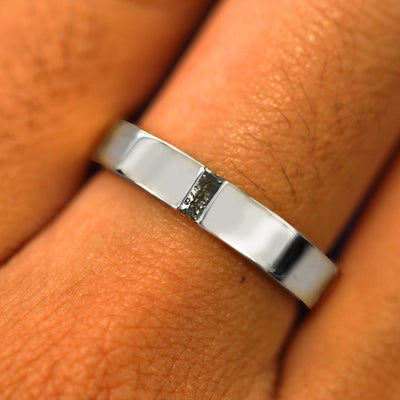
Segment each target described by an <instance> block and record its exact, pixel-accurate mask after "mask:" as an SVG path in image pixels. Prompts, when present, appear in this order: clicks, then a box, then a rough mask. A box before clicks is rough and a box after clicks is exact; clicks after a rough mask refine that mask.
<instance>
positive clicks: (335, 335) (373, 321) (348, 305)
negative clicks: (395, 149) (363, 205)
mask: <svg viewBox="0 0 400 400" xmlns="http://www.w3.org/2000/svg"><path fill="white" fill-rule="evenodd" d="M399 205H400V157H397V160H396V162H395V164H394V165H393V166H392V169H391V171H390V173H389V175H388V176H387V178H386V179H385V181H384V182H383V184H382V186H381V187H380V188H379V191H378V193H377V194H376V196H375V197H374V199H373V201H372V203H371V204H370V205H369V207H368V209H367V210H366V212H365V213H364V215H363V217H362V220H361V222H360V223H359V225H358V227H357V230H356V231H355V233H354V235H353V238H352V239H351V241H350V243H349V245H348V247H347V249H346V251H345V254H344V255H343V257H342V260H341V262H340V264H341V268H342V269H343V274H342V277H341V279H340V280H339V281H338V283H337V285H335V286H334V288H332V291H331V293H330V296H329V298H328V299H327V301H326V302H325V304H324V305H323V307H321V308H320V309H318V310H316V313H315V314H313V315H312V316H311V317H310V318H309V320H308V321H307V322H306V324H305V325H304V327H303V328H302V329H301V330H300V332H299V333H298V334H297V335H296V338H295V341H294V343H293V344H292V345H291V346H290V347H289V348H288V353H287V356H286V361H285V369H284V374H283V380H282V388H281V396H280V397H279V398H280V399H282V400H291V399H293V400H294V399H295V400H302V399H310V398H312V399H313V400H319V399H321V400H322V399H324V400H330V399H332V400H333V399H335V400H341V399H346V400H353V399H354V400H359V399H365V400H372V399H382V400H385V399H387V400H392V399H397V398H399V397H400V381H399V365H400V319H399V315H400V295H399V294H400V257H399V253H398V246H399V238H400V207H399Z"/></svg>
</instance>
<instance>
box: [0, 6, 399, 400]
mask: <svg viewBox="0 0 400 400" xmlns="http://www.w3.org/2000/svg"><path fill="white" fill-rule="evenodd" d="M289 3H290V4H289ZM241 4H242V3H241V2H238V1H234V0H232V1H228V2H226V3H224V5H223V6H222V7H221V8H220V10H219V12H218V13H217V14H215V16H214V17H213V20H212V22H211V23H210V24H209V26H208V28H207V29H206V31H205V32H204V34H203V36H202V37H201V39H199V42H198V44H197V46H196V47H195V48H194V49H193V50H192V51H191V53H190V55H189V56H188V58H187V60H186V61H185V63H184V64H183V65H182V67H181V68H180V71H179V72H178V73H177V74H176V76H175V78H174V79H173V81H172V82H171V83H170V84H169V86H168V88H167V89H166V90H165V91H164V93H163V94H162V96H161V97H160V99H159V100H158V101H157V103H156V105H155V106H154V108H152V110H151V111H150V113H149V114H148V115H147V116H146V117H145V119H144V120H143V124H144V126H145V127H147V128H149V129H150V130H151V131H152V132H153V133H155V134H159V135H160V136H162V137H163V138H165V139H167V140H168V141H170V142H171V143H173V144H175V145H177V146H178V147H180V148H182V149H183V150H185V151H187V152H189V153H190V154H192V155H194V156H195V157H196V158H198V159H199V160H200V161H202V162H204V163H205V164H206V165H208V166H209V167H211V168H212V169H213V170H215V171H216V172H218V173H220V174H221V175H222V176H224V177H225V178H227V179H229V180H230V181H232V182H233V183H235V184H237V185H238V186H239V187H240V188H242V189H244V190H245V191H246V192H247V193H249V194H250V195H252V196H254V197H256V198H257V199H258V200H260V201H261V202H263V203H264V204H266V205H268V206H270V207H271V208H273V209H274V210H276V211H278V212H279V213H280V214H281V215H282V216H284V217H286V218H287V219H288V220H289V221H290V222H292V223H293V224H295V226H296V227H299V228H300V229H301V230H302V231H304V232H306V233H307V234H308V235H309V236H310V237H311V239H313V240H314V241H315V242H316V243H317V244H319V245H320V246H321V247H324V248H326V247H327V246H328V244H329V242H331V241H332V240H333V238H334V236H335V235H336V232H337V231H338V230H340V228H341V226H342V225H343V223H344V221H345V220H346V218H347V216H348V215H349V214H350V213H351V211H352V207H353V206H354V204H355V203H356V202H357V201H358V199H359V198H360V197H361V196H362V194H363V191H364V189H365V188H366V186H367V185H368V183H369V181H370V180H371V179H372V177H373V175H374V174H375V172H376V170H377V169H378V167H379V166H380V164H381V162H382V160H383V159H384V158H385V156H386V154H387V151H388V150H389V148H390V146H391V145H392V143H393V142H394V140H395V136H396V130H397V126H398V125H399V121H398V119H399V115H398V114H397V113H394V112H392V108H393V107H395V105H396V104H397V103H398V101H399V99H398V97H399V96H398V77H397V75H396V70H394V69H393V65H395V64H394V60H395V59H396V58H397V57H398V52H399V50H398V48H397V47H396V46H397V41H396V38H397V30H398V26H397V25H396V24H394V22H393V21H394V17H393V16H395V15H399V10H398V6H397V4H393V5H392V8H391V16H387V15H386V11H385V10H386V8H383V6H382V5H380V4H378V3H375V2H374V1H372V0H370V1H368V2H364V3H363V4H364V7H365V8H364V13H363V14H362V15H364V19H362V20H361V21H359V20H357V19H354V18H353V15H354V8H353V7H356V6H357V4H358V3H357V4H356V5H354V4H355V3H351V5H347V6H343V5H342V3H339V2H335V3H332V2H329V3H328V2H326V3H325V2H324V3H321V2H319V3H318V4H319V5H320V6H322V7H329V10H330V11H329V13H328V12H327V13H326V14H324V13H322V12H321V10H320V9H319V8H318V9H316V8H315V6H314V3H311V2H305V3H303V2H301V3H300V2H295V3H293V2H287V3H286V2H282V3H279V5H278V4H276V3H274V4H272V3H269V2H268V3H267V2H261V1H255V0H253V2H252V3H251V4H249V5H250V7H246V8H245V9H243V7H242V6H241ZM323 9H324V8H323ZM396 13H397V14H396ZM332 17H333V19H332ZM266 21H267V22H268V25H269V27H268V29H266V28H265V25H266ZM303 24H305V26H310V27H312V28H313V30H312V32H314V39H312V38H311V39H310V38H309V36H308V32H306V33H304V25H303ZM289 26H290V30H289V29H287V30H283V28H282V27H289ZM338 28H341V30H340V31H339V32H342V35H344V37H343V36H342V35H341V34H340V33H339V32H338ZM239 32H240V35H239ZM372 32H373V34H372ZM346 35H350V36H346ZM232 37H238V40H237V42H234V43H232V40H231V38H232ZM299 37H300V38H304V44H303V45H302V50H301V51H297V50H296V49H297V46H299V44H298V40H299V39H296V38H299ZM349 37H350V38H352V40H351V41H350V40H349ZM346 38H347V40H346ZM265 43H268V49H267V51H266V45H265ZM349 43H351V44H352V46H353V48H354V49H355V50H354V51H353V52H350V51H349ZM324 44H325V47H326V48H325V47H324ZM235 49H236V50H235ZM239 53H240V55H241V57H239V56H237V54H239ZM243 54H245V55H246V57H242V55H243ZM307 54H311V56H308V55H307ZM325 54H326V55H327V57H328V58H327V60H326V62H322V61H321V62H319V60H320V59H322V60H323V59H324V56H325ZM289 55H290V56H289ZM310 57H312V60H314V59H315V62H312V63H310V65H307V61H308V60H309V58H310ZM354 62H357V67H358V71H357V73H354V72H353V65H354ZM227 65H229V68H227ZM305 65H307V68H306V72H302V71H303V69H304V68H305ZM282 71H283V72H282ZM382 71H383V72H382ZM268 77H274V78H271V80H268V79H269V78H268ZM321 77H322V78H323V82H321ZM378 78H379V79H378ZM365 81H368V82H369V81H374V82H377V83H376V87H374V88H373V89H371V88H370V87H369V86H368V85H365ZM229 88H230V89H229ZM244 88H245V90H244ZM196 99H197V100H196ZM224 99H225V100H224ZM338 104H346V107H344V106H343V107H342V108H341V107H339V109H338V106H337V105H338ZM367 105H368V107H367ZM187 107H189V108H187ZM364 109H365V110H368V113H366V111H364V112H362V110H364ZM277 110H279V111H277ZM346 110H349V111H348V113H347V114H346V112H347V111H346ZM356 111H357V112H356ZM282 113H283V115H284V116H283V115H282ZM355 115H356V116H355ZM378 116H379V118H378ZM285 117H286V118H287V119H285ZM378 121H379V123H378ZM307 127H308V128H309V129H307ZM379 127H380V128H379ZM380 129H381V130H380ZM382 132H385V134H384V135H383V134H382ZM296 167H297V168H298V173H297V172H296ZM249 179H250V180H249ZM288 180H289V181H290V184H289V182H288ZM252 182H254V183H255V184H253V183H252ZM105 188H106V189H105ZM292 188H293V189H292ZM292 190H293V191H292ZM316 205H317V206H318V207H317V206H316ZM66 232H68V233H66ZM82 244H84V246H83V245H82ZM43 254H45V256H43ZM39 264H40V265H39ZM35 266H36V267H35ZM1 274H2V275H1V276H2V279H1V281H0V285H1V290H4V293H6V295H5V299H7V300H4V299H3V300H2V301H3V302H4V303H3V304H5V305H4V307H7V310H8V311H7V313H8V315H11V314H13V315H14V316H16V317H15V318H16V319H18V321H21V322H17V323H13V321H12V320H11V321H10V319H8V318H4V324H3V327H2V331H3V330H4V331H5V332H6V334H5V335H4V339H3V340H4V343H6V344H7V345H6V344H5V345H4V346H5V347H4V348H6V346H8V349H11V348H14V349H15V348H16V347H18V346H19V345H21V343H23V342H24V340H26V339H27V338H26V336H24V333H23V332H26V331H29V329H28V328H29V327H28V326H27V325H26V323H27V322H26V321H25V320H24V319H23V318H22V317H21V318H20V315H21V314H20V313H21V312H22V311H21V310H20V309H22V308H26V307H28V305H29V304H33V305H34V304H38V306H33V307H31V308H28V309H29V310H30V312H29V313H28V314H29V316H30V323H33V326H35V327H36V329H39V330H40V331H41V327H42V326H43V325H46V324H51V325H52V328H51V330H50V331H52V332H54V335H55V336H54V341H53V343H54V345H53V352H52V354H51V356H49V357H50V359H45V358H43V357H42V354H43V350H42V346H40V343H38V342H36V340H40V339H37V338H40V337H41V335H40V334H39V335H35V337H34V338H33V339H31V340H33V341H34V342H35V343H34V344H33V345H32V351H31V352H30V353H29V354H27V353H25V354H22V353H21V354H20V353H18V355H17V357H14V358H11V357H9V358H8V362H5V363H4V365H5V366H6V368H7V371H6V372H7V373H5V374H4V375H3V376H4V377H3V382H4V384H3V386H6V385H7V383H8V382H13V379H14V382H15V381H17V382H18V385H15V384H14V386H13V385H9V386H10V387H11V389H9V390H14V389H15V387H16V386H18V387H19V388H21V389H19V390H21V391H25V392H26V390H27V388H29V387H30V386H31V385H32V383H31V381H30V380H31V379H32V380H33V379H37V380H36V381H35V382H39V383H38V387H40V389H43V382H48V381H51V382H57V384H55V385H53V386H51V387H47V386H46V388H45V389H46V390H47V392H46V393H49V395H50V394H51V393H52V391H54V390H57V388H58V389H60V390H62V388H63V387H64V384H65V382H67V381H68V380H69V376H70V375H69V374H70V373H71V371H72V368H73V366H74V365H76V364H77V357H78V358H79V357H80V356H82V358H83V359H84V360H85V365H88V368H86V369H85V371H89V372H85V373H84V374H82V375H81V376H80V377H79V379H76V381H75V388H78V389H76V390H84V389H82V388H83V387H86V386H85V385H88V384H89V385H90V386H91V387H93V390H103V388H104V387H105V388H107V389H108V390H110V391H111V393H112V394H115V393H118V394H120V393H122V392H124V393H129V395H130V397H134V396H137V397H140V396H142V397H143V396H148V397H149V398H151V396H155V395H156V394H157V395H158V396H161V395H162V396H164V397H167V398H168V396H169V397H172V394H171V393H173V395H175V396H178V397H179V396H180V397H182V398H188V397H189V398H190V397H194V398H196V397H197V398H207V397H209V398H218V399H221V398H235V397H236V398H239V399H240V398H246V397H247V398H252V399H253V398H254V399H258V398H265V397H266V396H267V395H268V394H269V393H271V391H272V390H273V387H274V384H275V378H276V372H277V369H276V364H277V358H278V354H279V352H280V350H281V345H282V343H283V342H284V339H285V336H286V335H287V333H288V331H289V330H290V326H291V324H292V322H293V318H294V315H295V309H296V303H295V301H294V300H293V299H292V298H291V297H290V296H289V295H288V294H286V293H285V292H284V291H283V290H282V289H281V288H279V287H278V286H277V285H274V284H273V283H272V282H271V281H270V280H268V279H267V278H265V277H264V275H262V274H261V273H259V272H258V271H257V270H256V269H255V268H254V266H253V265H249V264H248V263H247V262H245V261H244V260H243V259H242V258H241V257H240V256H238V255H237V254H235V253H234V252H233V251H231V250H229V249H227V248H226V247H225V246H223V245H222V244H221V243H219V242H218V241H216V240H213V239H211V238H210V237H209V236H208V235H207V234H206V233H205V232H200V231H199V230H197V227H196V226H193V225H192V224H191V223H190V221H186V220H184V219H182V218H179V217H178V216H177V215H176V214H175V213H174V212H173V211H172V210H169V209H168V208H166V207H164V206H163V205H162V204H159V202H157V201H156V200H154V199H152V198H151V197H149V196H148V195H146V194H145V193H142V192H141V191H140V190H138V189H137V188H134V187H132V186H130V185H129V184H127V183H126V182H122V181H120V180H118V179H117V178H116V177H114V176H111V175H106V174H103V175H100V176H99V177H98V178H97V179H96V180H95V181H94V182H93V184H92V185H91V186H89V187H88V188H87V190H85V192H84V193H83V194H82V196H81V197H80V198H79V199H77V201H76V203H75V204H74V205H73V206H72V207H71V208H70V209H69V211H68V212H67V213H66V214H65V215H64V217H63V218H62V219H60V220H59V221H58V222H57V223H56V224H55V225H54V227H53V228H52V229H49V230H48V231H47V232H46V233H45V234H44V235H43V236H42V238H41V239H40V240H38V241H36V242H32V245H31V247H30V248H28V249H26V251H25V252H24V253H21V255H20V256H19V257H18V258H15V259H14V260H13V263H12V264H9V266H8V268H6V269H5V270H3V271H2V272H1ZM23 281H25V282H41V285H42V287H41V288H37V286H35V285H34V286H32V287H31V288H29V289H26V291H25V290H24V291H22V293H21V291H20V292H19V294H18V295H16V296H14V297H13V296H11V294H12V292H13V291H15V290H16V288H17V287H20V286H21V285H22V283H21V282H23ZM44 282H46V284H45V285H44ZM240 282H243V283H242V284H240ZM43 285H44V286H43ZM54 288H57V289H54ZM61 288H64V289H65V290H64V291H62V293H63V294H62V296H61V299H58V298H57V297H54V291H56V295H57V293H59V292H60V290H61ZM57 296H58V295H57ZM21 297H24V299H21ZM9 299H11V300H9ZM60 304H61V305H60ZM59 306H60V307H61V308H60V310H62V311H60V312H57V311H56V310H57V308H58V307H59ZM78 310H79V313H81V312H82V319H80V320H79V321H75V320H74V318H75V316H76V315H77V313H78ZM81 310H83V311H81ZM43 321H46V323H44V322H43ZM99 321H101V322H99ZM82 329H83V331H84V332H83V333H82ZM48 331H49V330H48V329H47V332H48ZM65 332H68V334H67V335H65ZM104 336H106V337H107V340H106V341H104V340H101V338H102V337H104ZM15 337H22V338H23V339H24V340H19V341H17V342H16V341H15ZM13 341H14V342H13ZM13 343H14V345H13V346H11V345H12V344H13ZM75 343H78V346H76V345H73V344H75ZM10 346H11V347H10ZM71 346H72V347H74V348H76V350H75V351H70V349H71ZM7 351H11V350H7ZM6 354H7V352H6ZM46 354H48V353H46ZM46 357H47V356H46ZM6 358H7V357H6ZM11 359H12V362H13V364H12V365H11V364H10V363H11V361H10V360H11ZM35 360H36V361H35ZM55 364H56V365H57V368H56V369H54V368H53V366H54V365H55ZM98 365H100V366H99V368H98V369H96V368H95V367H97V366H98ZM121 365H123V366H124V368H121ZM26 366H28V367H26ZM39 366H40V371H44V372H43V375H40V376H38V373H35V371H38V370H39ZM75 368H79V366H76V367H75ZM90 371H94V372H90ZM105 371H106V372H105ZM49 374H50V378H45V377H46V376H47V377H48V376H49ZM74 376H77V374H75V375H74ZM104 376H106V378H104ZM40 382H41V384H40ZM21 393H22V392H21ZM160 393H161V395H160ZM129 395H127V397H128V398H129ZM115 396H117V394H115ZM121 397H122V396H121Z"/></svg>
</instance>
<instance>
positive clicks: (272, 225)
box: [95, 121, 337, 307]
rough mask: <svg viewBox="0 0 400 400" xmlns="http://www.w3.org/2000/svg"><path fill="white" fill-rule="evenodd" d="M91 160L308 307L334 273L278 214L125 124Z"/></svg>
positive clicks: (166, 146) (330, 264)
mask: <svg viewBox="0 0 400 400" xmlns="http://www.w3.org/2000/svg"><path fill="white" fill-rule="evenodd" d="M95 161H97V162H99V163H100V164H102V165H103V166H105V167H106V168H108V169H109V170H111V171H114V172H116V173H118V174H120V175H122V176H123V177H125V178H126V179H128V180H129V181H132V182H133V183H135V184H136V185H138V186H140V187H141V188H143V189H145V190H147V191H148V192H150V193H152V194H153V195H154V196H156V197H157V198H159V199H160V200H162V201H164V202H165V203H167V204H168V205H170V206H171V207H173V208H175V209H177V210H178V211H180V212H181V213H182V214H184V215H186V216H188V217H189V218H191V219H192V220H193V221H195V222H196V223H198V224H199V225H200V226H201V227H202V228H204V229H205V230H207V231H208V232H210V233H211V234H213V235H215V236H217V237H218V238H220V239H221V240H222V241H224V242H225V243H227V244H228V245H229V246H231V247H232V248H234V249H235V250H237V251H238V252H239V253H241V254H242V255H244V256H245V257H247V258H248V259H249V260H251V261H252V262H254V263H255V264H256V265H257V266H258V267H259V268H261V269H263V270H264V271H265V272H267V273H268V275H269V276H271V277H272V278H273V279H275V280H276V281H278V282H279V283H280V284H281V285H282V286H283V287H284V288H286V289H287V290H288V291H289V292H291V293H292V294H293V295H295V296H296V297H297V298H298V299H300V300H301V301H303V302H304V303H305V304H306V305H307V306H309V307H311V306H313V305H314V304H315V302H316V301H317V300H318V298H319V297H320V295H321V294H322V293H323V291H324V290H325V289H326V287H327V286H328V285H329V283H330V282H331V281H332V280H333V278H334V277H335V275H336V273H337V268H336V266H335V265H334V264H333V263H332V262H331V261H330V260H329V258H328V257H326V256H325V254H323V253H322V252H321V251H320V250H319V249H318V248H316V247H315V246H314V245H313V244H312V243H310V242H309V241H308V240H307V239H306V238H304V236H302V235H301V234H300V233H299V232H298V231H297V230H296V229H295V228H293V227H292V226H291V225H289V224H288V223H287V222H286V221H284V220H283V219H282V218H280V217H279V216H278V215H276V214H274V213H273V212H272V211H270V210H269V209H268V208H266V207H264V206H263V205H262V204H260V203H258V202H257V201H256V200H254V199H252V198H251V197H249V196H247V195H246V194H245V193H243V192H242V191H241V190H240V189H238V188H237V187H236V186H234V185H232V184H231V183H229V182H227V181H225V180H224V179H222V178H221V177H220V176H218V175H216V174H214V173H213V172H212V171H210V170H208V169H207V168H205V167H204V165H202V164H200V163H199V162H198V161H196V160H194V159H193V158H191V157H190V156H188V155H187V154H185V153H183V152H181V151H180V150H178V149H176V148H175V147H173V146H171V145H169V144H167V143H166V142H164V141H162V140H160V139H158V138H156V137H154V136H153V135H151V134H149V133H148V132H145V131H143V130H141V129H139V128H138V127H137V126H135V125H133V124H131V123H130V122H126V121H123V122H120V123H119V124H118V125H116V126H115V127H114V129H113V130H112V132H111V133H110V135H109V136H108V137H107V138H106V139H105V140H104V142H103V143H102V144H101V146H100V147H99V149H98V151H97V153H96V155H95Z"/></svg>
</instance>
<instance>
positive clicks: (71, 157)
mask: <svg viewBox="0 0 400 400" xmlns="http://www.w3.org/2000/svg"><path fill="white" fill-rule="evenodd" d="M209 3H210V1H209V0H202V1H191V2H184V1H178V2H177V1H151V0H150V1H147V2H140V1H122V0H115V1H112V0H91V1H83V2H82V1H79V2H70V1H64V0H62V1H57V2H54V1H42V2H31V1H29V0H17V1H14V0H13V1H5V2H4V1H3V2H2V4H1V5H0V38H1V39H0V48H1V51H0V65H1V66H2V67H1V69H0V86H1V88H2V90H1V97H0V110H1V111H0V125H1V131H0V154H1V157H0V193H1V197H0V213H1V215H2V224H1V226H0V261H1V260H4V259H5V258H6V257H8V256H10V254H11V253H12V252H13V251H15V249H16V248H18V247H19V246H20V245H21V244H22V243H23V242H24V241H25V240H26V239H27V238H28V237H29V236H30V235H32V233H34V232H35V231H36V230H37V229H38V228H39V227H40V226H42V225H43V224H44V223H45V222H46V221H48V219H49V218H50V217H51V216H53V215H54V213H55V212H56V211H57V210H58V209H59V208H60V206H61V205H62V204H63V203H64V202H65V201H66V199H67V198H68V197H69V196H70V195H71V194H72V192H73V191H74V190H75V189H76V187H77V185H78V184H79V183H80V182H81V180H82V174H83V172H84V169H85V165H86V163H87V160H88V159H89V156H90V153H91V151H92V149H93V145H94V144H95V143H96V141H97V140H98V138H99V135H100V134H101V132H102V131H103V130H104V128H105V127H106V126H108V125H109V124H110V121H113V120H114V119H115V118H118V117H119V116H121V115H122V114H123V113H125V112H126V111H127V110H128V109H129V110H132V109H135V108H137V107H138V106H139V105H140V104H141V103H142V102H143V101H144V100H145V99H146V98H147V96H148V95H149V94H150V92H151V91H152V90H153V89H154V87H155V86H156V85H157V82H159V81H160V78H161V77H162V76H163V74H164V73H165V70H166V68H167V67H168V65H169V64H170V62H171V60H172V59H173V58H174V57H175V56H176V53H177V50H178V49H179V48H180V46H181V44H182V41H183V40H184V39H185V37H187V35H188V33H190V32H191V30H192V29H193V27H194V25H195V24H196V21H198V19H199V17H200V16H201V15H202V13H203V12H204V9H205V7H206V6H207V4H209Z"/></svg>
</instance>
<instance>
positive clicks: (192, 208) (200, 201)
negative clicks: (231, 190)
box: [178, 170, 224, 221]
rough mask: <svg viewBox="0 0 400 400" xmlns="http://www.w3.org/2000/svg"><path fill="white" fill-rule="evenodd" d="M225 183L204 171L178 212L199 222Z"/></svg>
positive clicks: (211, 173)
mask: <svg viewBox="0 0 400 400" xmlns="http://www.w3.org/2000/svg"><path fill="white" fill-rule="evenodd" d="M223 182H224V180H223V179H222V178H221V177H220V176H218V175H216V174H214V173H213V172H211V171H209V170H204V172H203V173H202V174H201V175H200V176H199V178H197V180H196V182H195V183H194V185H193V186H192V188H191V189H190V191H189V193H188V194H187V195H186V197H185V198H184V200H183V202H182V204H181V205H180V206H179V207H178V210H179V211H180V212H181V213H182V214H185V215H186V216H188V217H189V218H191V219H193V220H194V221H197V220H198V219H199V218H200V217H201V215H202V214H203V212H204V209H205V208H206V207H207V205H208V204H209V203H210V201H211V199H212V198H213V197H214V195H215V193H216V192H217V191H218V189H219V187H220V186H221V185H222V183H223Z"/></svg>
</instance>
